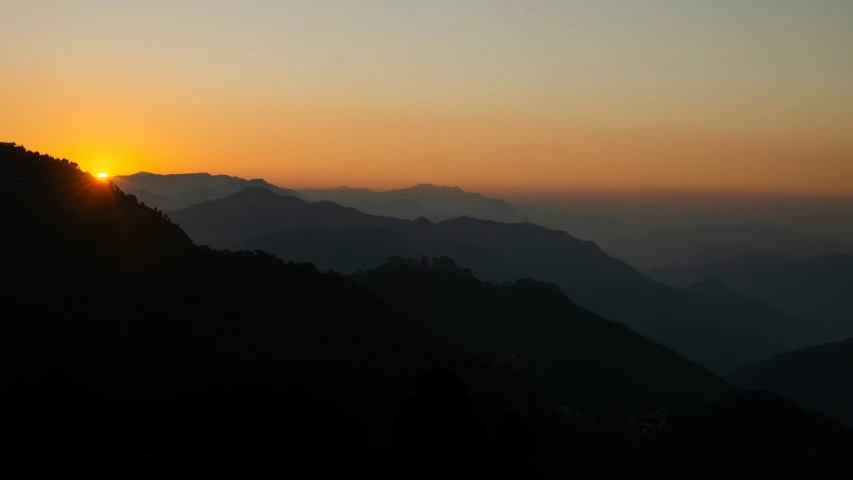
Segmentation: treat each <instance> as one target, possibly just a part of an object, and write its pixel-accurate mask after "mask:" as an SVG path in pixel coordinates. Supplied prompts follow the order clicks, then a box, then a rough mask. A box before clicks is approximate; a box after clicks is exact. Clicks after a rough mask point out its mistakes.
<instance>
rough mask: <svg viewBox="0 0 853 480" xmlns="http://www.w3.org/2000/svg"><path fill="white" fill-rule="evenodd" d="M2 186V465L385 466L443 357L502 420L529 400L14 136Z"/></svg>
mask: <svg viewBox="0 0 853 480" xmlns="http://www.w3.org/2000/svg"><path fill="white" fill-rule="evenodd" d="M0 182H2V185H0V205H2V207H0V208H2V212H3V219H4V222H3V229H4V230H3V235H2V236H0V240H2V245H0V254H2V262H3V266H4V274H5V275H6V277H7V279H9V280H10V282H8V285H7V286H6V287H5V288H4V292H3V299H4V315H3V316H4V321H3V322H2V326H1V327H0V330H2V331H0V415H2V419H0V421H2V423H3V425H4V428H3V431H2V437H3V443H4V445H6V446H8V447H9V448H12V447H14V449H9V448H6V449H4V452H3V458H4V460H10V457H9V455H12V457H14V458H17V459H20V460H22V461H23V460H24V459H29V460H28V461H30V462H32V461H35V460H41V461H44V462H52V461H57V462H60V461H61V462H64V461H66V460H69V461H70V460H73V461H76V462H81V463H83V464H86V465H93V464H97V465H108V464H111V463H117V464H121V465H124V466H125V467H128V466H129V467H133V468H135V467H139V466H144V465H149V466H150V465H151V464H153V465H154V466H159V467H164V468H165V466H170V465H171V466H176V465H183V466H192V468H193V469H194V471H196V472H200V471H203V472H212V471H216V470H217V469H219V468H224V467H228V466H231V467H239V468H241V470H242V471H244V472H252V471H255V470H258V471H260V470H263V469H266V468H269V467H275V468H276V469H277V471H279V472H283V473H285V474H292V475H295V476H300V477H305V476H314V475H323V474H343V473H345V474H346V475H357V476H360V475H362V474H367V472H368V471H370V472H373V474H372V476H376V475H377V474H378V473H379V472H381V471H382V470H383V469H384V465H385V458H384V453H383V452H384V449H385V448H386V447H387V445H388V442H389V441H390V434H389V432H390V430H391V425H392V422H393V418H394V409H395V405H396V404H397V402H398V400H399V399H400V398H403V396H404V395H406V394H408V392H410V391H411V390H410V389H411V385H413V383H414V379H415V378H417V376H418V375H419V374H420V373H421V372H422V371H424V370H426V369H428V368H432V367H434V366H435V365H445V366H446V367H447V368H450V369H452V370H454V371H456V372H458V374H459V375H460V377H461V378H462V379H463V380H465V381H466V382H468V383H470V384H472V385H475V386H476V387H474V388H472V389H471V396H472V398H473V399H474V401H475V403H482V402H483V401H484V399H488V405H487V407H486V408H482V409H480V410H481V412H483V416H481V417H480V418H481V419H483V420H484V421H486V422H487V423H486V424H487V425H493V424H495V423H497V421H498V420H499V419H500V418H502V417H503V416H504V415H505V414H506V413H507V412H508V411H517V409H518V408H522V409H523V408H526V407H524V405H523V404H521V406H520V407H519V404H518V403H513V402H516V400H515V399H519V398H523V396H520V395H519V394H517V393H513V390H512V389H513V388H514V387H512V386H511V384H510V383H508V382H506V380H502V379H501V378H499V377H500V375H502V373H501V372H499V371H497V370H495V369H494V368H493V367H491V366H490V365H489V364H488V363H482V362H479V361H476V360H473V359H469V358H468V357H465V356H463V355H460V354H457V353H454V351H452V350H450V349H448V348H446V347H444V346H443V345H442V344H441V343H439V342H437V341H436V340H434V339H433V338H432V337H431V336H430V335H428V334H427V333H426V332H424V331H423V330H422V329H420V328H418V327H417V326H416V325H415V324H414V323H413V322H411V321H409V320H407V319H406V318H405V317H403V316H401V315H400V314H398V313H396V312H395V311H394V310H393V309H392V308H390V307H389V306H387V305H386V304H384V303H382V302H381V301H379V300H377V299H376V298H375V297H374V296H372V295H370V294H368V293H367V292H365V291H364V290H362V289H361V288H359V287H358V286H356V285H355V284H354V283H353V282H352V280H351V279H349V278H344V277H340V276H338V275H325V274H321V273H320V272H318V271H317V270H316V268H314V267H313V266H311V265H300V264H285V263H283V262H281V261H280V260H277V259H274V258H272V257H270V256H268V255H264V254H256V253H246V252H243V253H230V252H217V251H211V250H209V249H205V248H200V247H197V246H195V245H193V243H192V241H191V240H190V239H189V237H188V236H187V235H186V234H184V233H183V231H181V229H180V228H178V227H177V226H175V225H174V224H172V223H171V222H169V221H168V219H167V218H165V217H164V216H163V214H162V212H159V211H157V210H153V209H151V208H146V207H143V206H141V205H140V204H139V203H138V202H137V200H136V198H134V197H133V196H132V195H127V194H124V193H123V192H121V191H120V190H119V189H118V188H116V187H114V186H112V185H110V184H109V183H108V182H102V181H98V180H96V179H94V178H93V177H91V176H90V175H88V174H86V173H83V172H80V171H79V170H77V169H76V168H75V166H72V165H71V164H70V163H68V162H61V161H59V160H55V159H52V158H50V157H48V156H45V155H39V154H37V153H31V152H27V151H25V150H24V149H23V148H20V147H7V146H0ZM264 193H265V194H267V195H272V196H273V197H274V198H287V197H278V196H275V195H274V194H272V193H270V192H266V191H264ZM251 194H253V192H251V191H250V192H249V195H251ZM291 200H294V201H298V200H296V199H295V198H292V197H291ZM389 359H393V361H389ZM505 382H506V385H504V383H505ZM486 385H491V386H486ZM496 400H497V401H496ZM512 405H515V407H512ZM330 456H331V457H333V458H334V459H335V460H336V461H335V462H329V461H328V460H329V458H330ZM283 459H286V460H283ZM282 462H283V464H282Z"/></svg>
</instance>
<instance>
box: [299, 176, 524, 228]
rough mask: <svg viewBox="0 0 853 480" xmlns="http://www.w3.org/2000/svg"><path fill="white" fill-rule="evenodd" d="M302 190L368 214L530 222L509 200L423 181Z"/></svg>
mask: <svg viewBox="0 0 853 480" xmlns="http://www.w3.org/2000/svg"><path fill="white" fill-rule="evenodd" d="M301 193H303V194H305V195H306V196H308V197H309V198H311V199H314V200H329V201H332V202H335V203H338V204H340V205H346V206H351V207H355V208H358V209H359V210H361V211H363V212H365V213H369V214H374V215H387V216H391V217H395V218H402V219H415V218H419V217H424V218H428V219H430V220H432V221H434V222H435V221H441V220H446V219H450V218H455V217H462V216H468V217H474V218H482V219H484V220H495V221H499V222H508V223H516V222H526V221H527V217H526V216H525V215H524V214H522V213H521V212H519V211H518V210H517V209H515V208H514V207H512V206H511V205H509V204H508V203H506V202H505V201H503V200H498V199H492V198H487V197H485V196H483V195H480V194H479V193H471V192H466V191H464V190H462V189H460V188H459V187H438V186H435V185H431V184H419V185H415V186H413V187H409V188H403V189H399V190H388V191H384V192H375V191H373V190H368V189H366V188H349V187H339V188H332V189H326V190H322V189H313V190H302V191H301Z"/></svg>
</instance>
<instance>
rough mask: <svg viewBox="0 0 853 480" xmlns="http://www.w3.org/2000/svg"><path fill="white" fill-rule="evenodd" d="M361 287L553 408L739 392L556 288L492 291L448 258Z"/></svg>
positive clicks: (695, 399)
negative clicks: (520, 381) (508, 373)
mask: <svg viewBox="0 0 853 480" xmlns="http://www.w3.org/2000/svg"><path fill="white" fill-rule="evenodd" d="M355 280H356V282H357V283H359V284H361V285H362V286H364V287H365V288H366V289H368V290H370V291H371V292H373V293H376V294H377V295H378V296H379V297H380V298H382V299H384V300H386V301H387V302H389V303H391V304H393V305H394V306H396V307H397V308H399V309H400V310H402V311H404V312H406V313H407V314H408V315H409V316H411V317H412V318H415V319H416V320H417V321H418V322H419V324H420V325H421V326H423V327H424V328H426V329H428V330H430V331H431V332H432V333H434V334H435V335H437V336H438V337H440V338H442V339H445V340H446V341H447V342H449V343H450V344H452V345H454V346H456V347H458V348H460V349H463V350H465V351H472V352H475V353H476V354H478V355H480V356H484V357H486V358H489V359H491V361H493V362H495V363H496V364H500V365H504V366H505V368H509V369H511V370H514V371H516V372H518V373H519V374H520V375H522V376H524V377H526V378H528V379H529V382H530V383H531V384H535V385H537V386H539V387H540V388H541V389H542V390H543V391H542V396H543V398H547V400H548V408H549V409H553V408H556V407H558V406H560V405H567V406H569V407H570V408H571V409H573V410H579V411H585V412H588V413H589V412H597V413H603V412H606V411H608V410H611V409H615V410H620V409H621V410H625V411H628V410H629V409H631V408H637V407H643V406H649V405H657V406H666V405H673V402H675V403H676V404H680V405H702V404H707V402H708V401H709V400H711V399H713V400H716V399H722V398H724V397H726V396H728V395H729V394H730V393H731V390H730V389H729V387H728V385H726V384H725V383H724V382H723V381H721V380H719V379H718V378H717V377H716V376H715V375H713V374H712V373H710V372H708V371H707V370H705V369H704V368H702V367H700V366H698V365H696V364H693V363H691V362H689V361H687V360H686V359H684V358H683V357H681V356H679V355H677V354H675V353H674V352H672V351H671V350H669V349H666V348H664V347H661V346H660V345H658V344H656V343H654V342H652V341H650V340H647V339H645V338H643V337H641V336H640V335H638V334H636V333H634V332H632V331H630V330H628V329H627V328H626V327H624V326H623V325H620V324H617V323H612V322H608V321H606V320H604V319H602V318H600V317H598V316H597V315H595V314H594V313H592V312H590V311H588V310H586V309H584V308H581V307H579V306H577V305H575V304H574V303H572V302H571V301H570V300H569V299H567V298H566V296H565V295H564V294H563V293H562V292H561V291H560V289H559V288H558V287H557V286H556V285H547V284H544V283H541V282H536V281H533V280H518V281H515V282H511V283H501V284H490V283H485V282H482V281H480V280H477V279H476V278H475V277H474V276H473V274H472V273H471V271H470V270H467V269H462V268H459V267H457V266H456V265H455V263H454V262H453V261H452V260H450V259H448V258H437V259H433V260H432V262H429V261H427V260H426V259H422V260H414V261H412V260H404V259H402V258H396V259H392V260H390V261H389V262H388V263H386V264H385V265H383V266H381V267H379V268H375V269H372V270H369V271H366V272H363V273H358V274H356V275H355Z"/></svg>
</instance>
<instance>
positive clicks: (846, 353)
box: [728, 338, 853, 426]
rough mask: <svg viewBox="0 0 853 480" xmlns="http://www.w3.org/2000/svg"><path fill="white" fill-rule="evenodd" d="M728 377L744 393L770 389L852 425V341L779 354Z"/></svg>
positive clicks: (851, 339)
mask: <svg viewBox="0 0 853 480" xmlns="http://www.w3.org/2000/svg"><path fill="white" fill-rule="evenodd" d="M728 378H729V380H730V381H731V382H732V383H733V384H734V385H736V386H738V387H739V388H742V389H744V390H767V391H770V392H773V393H776V394H778V395H779V396H781V397H784V398H788V399H791V400H793V401H795V402H797V403H798V404H799V405H801V406H803V407H804V408H807V409H809V410H812V411H815V412H819V413H822V414H824V415H827V416H830V417H834V418H837V419H839V420H842V421H843V422H845V423H846V424H847V425H848V426H850V425H853V338H850V339H847V340H845V341H843V342H837V343H831V344H828V345H819V346H816V347H809V348H804V349H801V350H797V351H794V352H790V353H785V354H782V355H777V356H775V357H773V358H770V359H768V360H765V361H763V362H757V363H753V364H750V365H746V366H744V367H742V368H739V369H737V370H736V371H734V372H732V374H731V375H729V376H728Z"/></svg>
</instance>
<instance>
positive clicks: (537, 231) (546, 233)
mask: <svg viewBox="0 0 853 480" xmlns="http://www.w3.org/2000/svg"><path fill="white" fill-rule="evenodd" d="M436 228H438V230H439V231H441V232H442V233H444V234H446V235H448V236H449V237H451V238H453V239H456V240H459V241H462V240H463V239H464V241H466V242H469V243H471V244H473V245H477V246H480V247H483V248H487V249H489V250H491V251H494V252H495V253H497V254H498V255H501V256H503V257H506V258H508V259H509V260H511V261H513V262H515V263H517V264H519V265H524V266H525V267H527V268H528V270H526V273H527V275H530V276H532V277H534V278H537V279H541V280H544V281H548V282H553V283H556V284H557V285H559V286H560V287H561V288H562V289H563V291H564V292H566V295H567V296H568V297H569V298H571V299H572V300H574V301H576V302H577V303H579V304H580V305H583V306H585V307H587V308H589V309H591V310H593V311H595V312H596V313H598V314H601V315H602V316H604V317H605V318H608V319H612V320H616V321H618V322H620V323H623V324H625V325H626V326H628V327H629V328H631V329H632V330H635V331H637V332H639V333H641V334H643V335H645V336H647V337H649V338H651V339H653V340H655V341H658V342H660V343H663V344H665V345H667V346H669V347H672V348H675V349H676V350H677V351H678V352H679V353H682V354H684V355H686V356H687V357H688V358H690V359H692V360H694V361H698V362H699V363H702V364H703V365H706V366H708V367H709V368H711V369H712V370H715V371H718V372H726V371H730V370H731V369H732V368H735V367H736V366H738V363H737V362H738V360H739V359H744V358H752V359H756V360H757V359H761V358H766V357H767V356H769V355H772V354H775V353H779V352H781V351H783V350H784V349H781V348H768V347H769V345H770V344H772V343H774V342H772V341H768V340H767V338H766V337H770V338H773V337H775V336H776V335H777V334H778V333H777V332H775V330H774V325H765V326H762V328H761V332H762V333H763V335H762V337H765V338H760V339H758V341H756V340H757V339H756V338H745V337H743V336H741V330H742V329H741V324H742V323H743V322H744V321H745V319H744V318H743V316H742V315H741V314H738V315H736V316H731V315H730V313H733V312H726V314H725V315H719V314H718V313H717V312H715V311H713V310H709V309H707V308H705V306H704V305H703V304H702V303H704V302H702V303H697V302H695V301H694V300H693V299H692V298H691V297H690V296H689V295H686V294H685V293H684V292H681V291H678V290H677V289H674V288H671V287H667V286H665V285H661V284H659V283H656V282H654V281H652V280H650V279H649V278H647V277H645V276H644V275H643V274H641V273H640V272H638V271H637V270H635V269H634V268H632V267H630V266H629V265H627V264H625V263H624V262H621V261H618V260H615V259H613V258H610V257H609V256H607V255H606V254H605V253H604V252H603V251H601V249H599V248H598V247H597V246H596V245H595V244H594V243H592V242H589V241H582V240H578V239H575V238H572V237H571V236H569V235H568V234H566V233H565V232H558V231H554V230H548V229H545V228H543V227H539V226H536V225H532V224H519V225H508V224H502V223H497V222H488V221H482V220H474V219H469V218H460V219H455V220H449V221H446V222H441V223H439V224H437V225H436ZM485 278H487V279H490V280H500V279H496V278H492V277H485Z"/></svg>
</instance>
